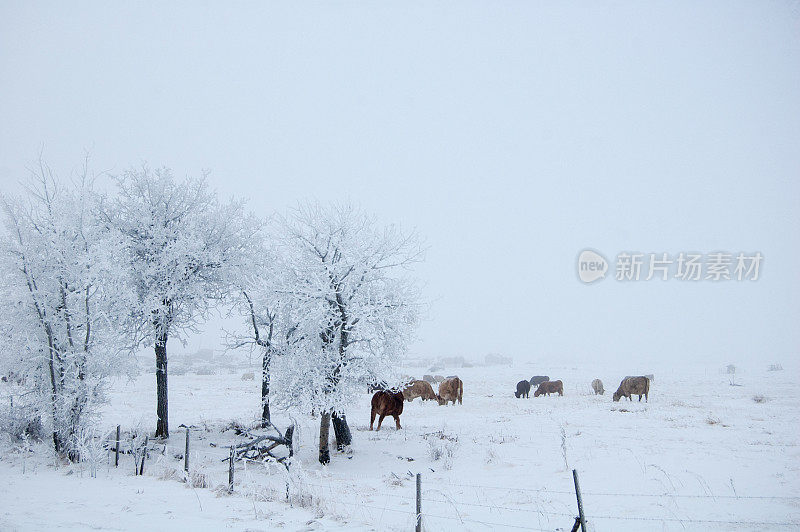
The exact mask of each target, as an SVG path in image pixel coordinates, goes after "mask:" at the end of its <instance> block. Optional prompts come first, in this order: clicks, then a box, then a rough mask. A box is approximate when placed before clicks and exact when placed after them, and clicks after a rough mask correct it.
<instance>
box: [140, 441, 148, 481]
mask: <svg viewBox="0 0 800 532" xmlns="http://www.w3.org/2000/svg"><path fill="white" fill-rule="evenodd" d="M145 458H147V436H145V437H144V448H143V449H142V465H141V466H140V467H139V476H141V475H144V459H145Z"/></svg>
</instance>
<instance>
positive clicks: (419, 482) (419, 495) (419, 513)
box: [416, 473, 422, 532]
mask: <svg viewBox="0 0 800 532" xmlns="http://www.w3.org/2000/svg"><path fill="white" fill-rule="evenodd" d="M416 532H422V475H421V474H420V473H417V528H416Z"/></svg>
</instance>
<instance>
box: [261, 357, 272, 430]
mask: <svg viewBox="0 0 800 532" xmlns="http://www.w3.org/2000/svg"><path fill="white" fill-rule="evenodd" d="M269 359H270V352H269V349H267V350H265V351H264V360H263V362H262V365H261V408H262V412H261V426H262V427H267V426H269V423H268V422H269V421H271V419H270V417H269V378H270V375H269V362H270V360H269Z"/></svg>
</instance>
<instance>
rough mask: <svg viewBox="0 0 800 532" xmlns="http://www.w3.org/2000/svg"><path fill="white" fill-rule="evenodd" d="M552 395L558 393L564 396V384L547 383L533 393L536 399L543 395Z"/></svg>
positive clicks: (557, 382) (559, 382)
mask: <svg viewBox="0 0 800 532" xmlns="http://www.w3.org/2000/svg"><path fill="white" fill-rule="evenodd" d="M551 393H557V394H558V395H564V383H563V382H561V381H546V382H543V383H541V384H540V385H539V387H538V388H536V391H535V392H533V396H534V397H539V396H540V395H542V394H546V395H550V394H551Z"/></svg>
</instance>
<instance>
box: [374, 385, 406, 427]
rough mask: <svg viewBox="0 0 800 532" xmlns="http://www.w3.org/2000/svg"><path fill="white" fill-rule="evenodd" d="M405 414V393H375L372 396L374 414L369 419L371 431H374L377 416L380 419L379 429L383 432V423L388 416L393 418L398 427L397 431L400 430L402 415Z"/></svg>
mask: <svg viewBox="0 0 800 532" xmlns="http://www.w3.org/2000/svg"><path fill="white" fill-rule="evenodd" d="M402 413H403V392H375V395H373V396H372V412H370V418H369V430H372V425H373V424H374V423H375V415H378V416H380V417H379V418H378V428H377V429H375V430H381V423H383V418H385V417H386V416H392V417H393V418H394V422H395V424H396V425H397V430H400V429H401V428H402V427H401V426H400V414H402Z"/></svg>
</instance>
